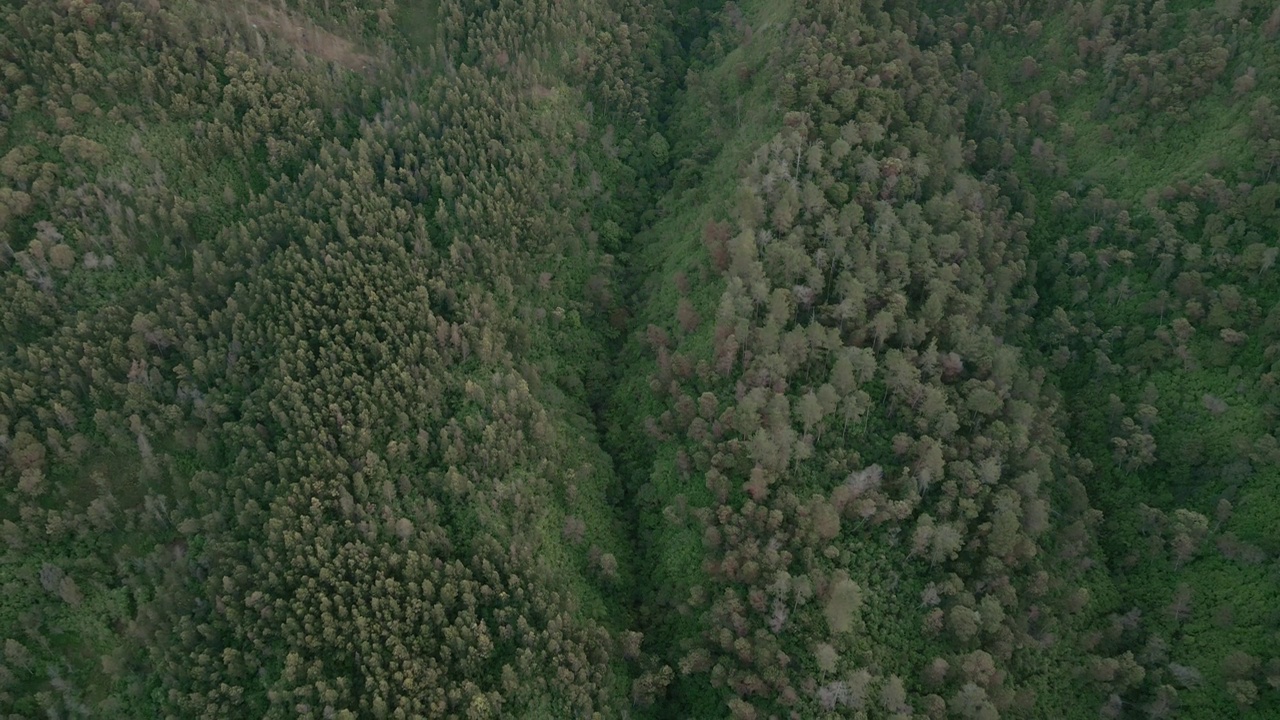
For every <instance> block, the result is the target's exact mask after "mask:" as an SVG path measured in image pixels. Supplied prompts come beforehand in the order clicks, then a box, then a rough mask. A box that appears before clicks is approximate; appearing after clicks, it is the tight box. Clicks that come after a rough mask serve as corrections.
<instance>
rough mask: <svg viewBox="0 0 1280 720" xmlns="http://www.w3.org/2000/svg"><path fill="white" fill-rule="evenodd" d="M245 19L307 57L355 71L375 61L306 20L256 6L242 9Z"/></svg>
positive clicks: (351, 44) (370, 66)
mask: <svg viewBox="0 0 1280 720" xmlns="http://www.w3.org/2000/svg"><path fill="white" fill-rule="evenodd" d="M244 16H245V19H246V20H248V22H249V24H250V25H251V26H252V27H255V28H257V29H259V30H261V31H263V32H265V33H268V34H270V35H271V36H273V37H276V38H279V39H280V40H283V41H284V42H287V43H289V44H290V45H292V46H294V47H296V48H298V49H299V50H301V51H302V52H304V53H306V54H308V55H311V56H314V57H318V58H320V59H322V60H327V61H329V62H332V63H336V64H338V65H341V66H343V67H345V68H347V69H349V70H354V71H356V72H362V71H366V70H369V69H371V68H372V66H373V64H374V58H373V57H372V56H371V55H367V54H365V53H362V52H360V48H359V47H357V46H356V44H355V43H353V42H351V41H350V40H348V39H347V38H344V37H342V36H341V35H336V34H334V33H331V32H329V31H328V30H325V29H324V28H322V27H320V26H318V25H316V24H315V23H314V22H312V21H311V20H308V19H307V18H304V17H299V16H297V15H295V14H293V13H290V12H286V11H283V10H280V9H279V8H275V7H268V6H266V5H260V4H258V3H251V4H250V5H248V6H247V7H245V9H244Z"/></svg>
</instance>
